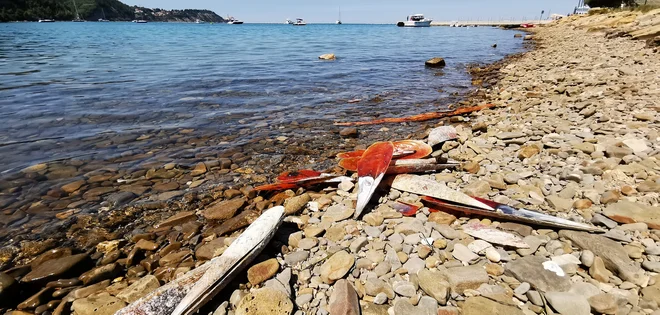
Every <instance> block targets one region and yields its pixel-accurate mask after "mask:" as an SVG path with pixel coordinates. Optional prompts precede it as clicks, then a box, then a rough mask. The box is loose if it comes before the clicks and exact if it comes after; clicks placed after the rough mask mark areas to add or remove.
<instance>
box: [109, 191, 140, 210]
mask: <svg viewBox="0 0 660 315" xmlns="http://www.w3.org/2000/svg"><path fill="white" fill-rule="evenodd" d="M135 198H137V195H136V194H134V193H132V192H130V191H122V192H118V193H114V194H112V195H110V196H108V198H106V202H107V203H108V206H109V207H110V208H118V207H120V206H122V205H125V204H127V203H129V202H131V200H133V199H135Z"/></svg>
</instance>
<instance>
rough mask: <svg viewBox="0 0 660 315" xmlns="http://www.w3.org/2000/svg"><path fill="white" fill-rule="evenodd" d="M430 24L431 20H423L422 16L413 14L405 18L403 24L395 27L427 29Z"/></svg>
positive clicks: (400, 23) (399, 23)
mask: <svg viewBox="0 0 660 315" xmlns="http://www.w3.org/2000/svg"><path fill="white" fill-rule="evenodd" d="M431 22H433V20H432V19H427V18H424V14H415V15H410V16H408V17H406V21H405V22H398V23H397V24H396V25H397V26H399V27H429V26H431Z"/></svg>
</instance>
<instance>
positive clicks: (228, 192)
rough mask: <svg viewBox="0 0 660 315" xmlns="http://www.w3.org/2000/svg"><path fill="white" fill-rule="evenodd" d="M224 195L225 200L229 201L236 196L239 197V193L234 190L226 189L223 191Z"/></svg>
mask: <svg viewBox="0 0 660 315" xmlns="http://www.w3.org/2000/svg"><path fill="white" fill-rule="evenodd" d="M224 194H225V198H227V199H231V198H234V197H236V196H240V195H241V191H240V190H236V189H227V190H225V192H224Z"/></svg>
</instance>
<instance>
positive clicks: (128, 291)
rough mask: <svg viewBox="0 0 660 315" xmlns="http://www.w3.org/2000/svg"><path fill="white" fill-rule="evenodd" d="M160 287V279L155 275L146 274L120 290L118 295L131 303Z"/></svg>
mask: <svg viewBox="0 0 660 315" xmlns="http://www.w3.org/2000/svg"><path fill="white" fill-rule="evenodd" d="M158 287H160V283H159V282H158V279H157V278H156V277H154V276H153V275H146V276H144V277H143V278H141V279H140V280H138V281H135V282H133V284H131V285H130V286H129V287H127V288H125V289H123V290H122V291H121V292H119V294H117V297H118V298H119V299H121V300H122V301H124V302H126V303H129V304H130V303H133V302H135V301H137V300H138V299H140V298H141V297H143V296H145V295H147V294H149V293H150V292H151V291H153V290H156V289H158Z"/></svg>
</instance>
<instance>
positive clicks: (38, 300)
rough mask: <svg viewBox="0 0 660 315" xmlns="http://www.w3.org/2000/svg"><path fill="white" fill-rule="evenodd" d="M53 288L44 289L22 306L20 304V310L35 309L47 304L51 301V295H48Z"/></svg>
mask: <svg viewBox="0 0 660 315" xmlns="http://www.w3.org/2000/svg"><path fill="white" fill-rule="evenodd" d="M50 290H51V288H43V289H41V291H39V292H37V293H36V294H35V295H33V296H31V297H29V298H28V299H27V300H25V301H23V302H22V303H21V304H18V309H19V310H25V309H33V308H35V307H37V306H39V305H41V304H43V303H46V302H47V301H48V300H49V299H50V294H47V293H49V292H47V291H50Z"/></svg>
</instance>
